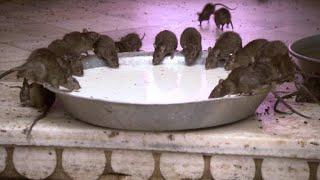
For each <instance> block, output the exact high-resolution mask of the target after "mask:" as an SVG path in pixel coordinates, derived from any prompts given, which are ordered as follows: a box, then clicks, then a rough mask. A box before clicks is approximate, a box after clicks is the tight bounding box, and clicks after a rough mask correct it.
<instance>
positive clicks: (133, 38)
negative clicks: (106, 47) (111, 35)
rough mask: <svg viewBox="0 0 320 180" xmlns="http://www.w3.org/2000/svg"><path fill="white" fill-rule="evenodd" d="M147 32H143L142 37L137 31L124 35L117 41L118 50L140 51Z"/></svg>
mask: <svg viewBox="0 0 320 180" xmlns="http://www.w3.org/2000/svg"><path fill="white" fill-rule="evenodd" d="M145 35H146V34H143V36H142V38H140V37H139V35H138V34H137V33H129V34H127V35H126V36H124V37H122V38H121V39H120V41H117V42H115V44H116V47H117V49H118V52H135V51H139V50H140V48H141V46H142V40H143V38H144V37H145Z"/></svg>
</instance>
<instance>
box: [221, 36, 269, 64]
mask: <svg viewBox="0 0 320 180" xmlns="http://www.w3.org/2000/svg"><path fill="white" fill-rule="evenodd" d="M266 43H268V40H266V39H255V40H252V41H250V42H249V43H248V44H247V45H245V46H244V47H243V48H241V49H239V50H238V51H237V52H236V53H235V54H232V55H231V56H230V59H229V60H228V61H227V62H226V64H225V69H226V70H233V69H235V68H238V67H240V66H244V67H246V66H248V65H249V64H252V63H253V62H254V59H255V57H256V56H257V54H258V52H259V51H260V50H261V49H262V47H263V46H264V45H265V44H266Z"/></svg>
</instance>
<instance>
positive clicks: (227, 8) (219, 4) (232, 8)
mask: <svg viewBox="0 0 320 180" xmlns="http://www.w3.org/2000/svg"><path fill="white" fill-rule="evenodd" d="M217 5H220V6H223V7H225V8H227V9H229V10H235V9H237V7H235V8H230V7H228V6H226V5H224V4H222V3H215V4H213V6H217Z"/></svg>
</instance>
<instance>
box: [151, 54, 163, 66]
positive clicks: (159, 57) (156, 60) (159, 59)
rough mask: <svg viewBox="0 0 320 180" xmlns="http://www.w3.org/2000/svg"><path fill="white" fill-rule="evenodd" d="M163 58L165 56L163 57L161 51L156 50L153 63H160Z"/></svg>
mask: <svg viewBox="0 0 320 180" xmlns="http://www.w3.org/2000/svg"><path fill="white" fill-rule="evenodd" d="M163 58H164V57H162V56H161V55H160V53H157V52H155V53H154V55H153V59H152V64H153V65H159V64H160V63H161V62H162V60H163Z"/></svg>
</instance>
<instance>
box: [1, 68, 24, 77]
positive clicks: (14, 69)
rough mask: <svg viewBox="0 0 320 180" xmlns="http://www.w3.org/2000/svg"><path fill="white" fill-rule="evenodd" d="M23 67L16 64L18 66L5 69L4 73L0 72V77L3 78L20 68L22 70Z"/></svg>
mask: <svg viewBox="0 0 320 180" xmlns="http://www.w3.org/2000/svg"><path fill="white" fill-rule="evenodd" d="M23 69H24V68H23V67H22V66H18V67H14V68H11V69H9V70H7V71H5V72H4V73H2V74H0V79H2V78H4V77H5V76H7V75H9V74H11V73H13V72H16V71H20V70H23Z"/></svg>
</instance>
